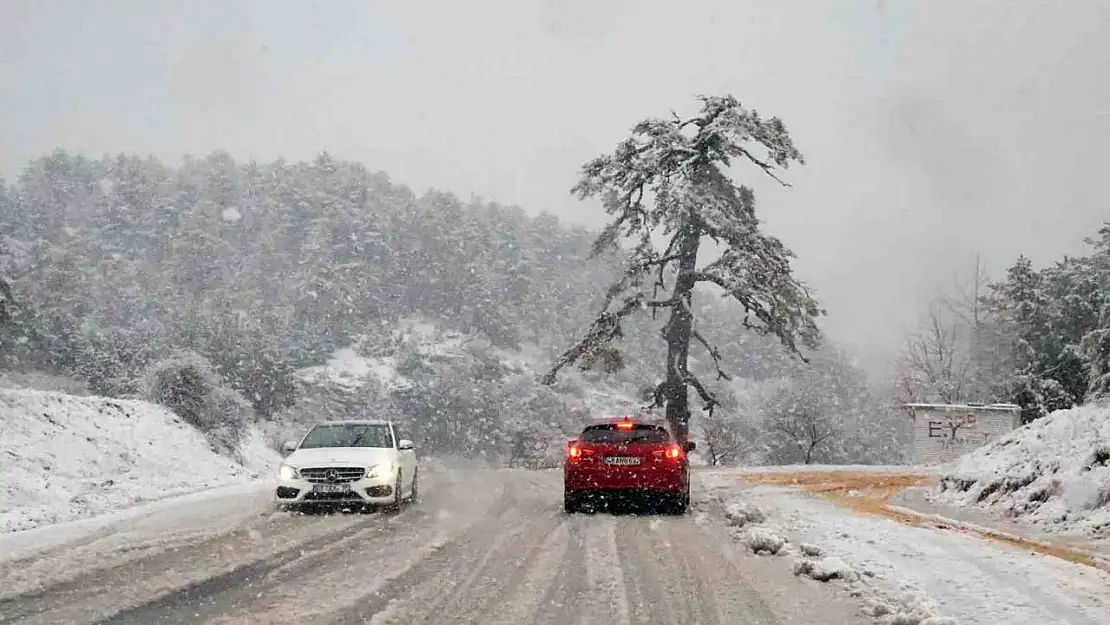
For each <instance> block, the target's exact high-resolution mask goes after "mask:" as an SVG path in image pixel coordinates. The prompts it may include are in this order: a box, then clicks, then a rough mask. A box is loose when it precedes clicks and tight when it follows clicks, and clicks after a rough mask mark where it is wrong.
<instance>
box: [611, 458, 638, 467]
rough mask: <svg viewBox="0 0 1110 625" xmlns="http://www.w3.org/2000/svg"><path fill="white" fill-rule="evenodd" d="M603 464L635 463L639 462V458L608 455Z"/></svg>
mask: <svg viewBox="0 0 1110 625" xmlns="http://www.w3.org/2000/svg"><path fill="white" fill-rule="evenodd" d="M605 464H619V465H625V466H627V465H636V464H640V459H639V458H630V457H628V456H608V457H606V458H605Z"/></svg>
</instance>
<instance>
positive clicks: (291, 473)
mask: <svg viewBox="0 0 1110 625" xmlns="http://www.w3.org/2000/svg"><path fill="white" fill-rule="evenodd" d="M278 477H279V478H281V479H283V480H295V479H298V478H300V477H301V473H300V471H298V470H297V469H296V468H295V467H291V466H289V465H287V464H283V465H281V467H279V468H278Z"/></svg>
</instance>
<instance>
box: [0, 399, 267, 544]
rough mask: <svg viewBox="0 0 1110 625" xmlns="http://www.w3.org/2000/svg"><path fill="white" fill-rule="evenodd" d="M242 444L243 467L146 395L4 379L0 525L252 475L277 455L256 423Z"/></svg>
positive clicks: (86, 511)
mask: <svg viewBox="0 0 1110 625" xmlns="http://www.w3.org/2000/svg"><path fill="white" fill-rule="evenodd" d="M242 452H243V456H244V461H245V463H246V464H247V465H248V466H247V467H244V466H242V465H239V464H237V463H236V462H234V461H233V460H231V459H229V458H225V457H223V456H220V455H217V454H216V453H214V452H212V451H211V450H210V448H209V444H208V442H207V441H206V440H205V438H204V436H203V435H202V434H201V433H200V432H199V431H197V430H196V429H194V428H193V427H191V426H189V425H186V424H185V423H183V422H182V421H181V419H179V418H178V417H177V416H176V415H175V414H173V413H172V412H170V411H168V410H166V409H165V408H162V407H160V406H156V405H154V404H150V403H147V402H141V401H131V400H118V399H108V398H104V397H77V396H74V395H66V394H63V393H56V392H49V391H33V390H11V389H0V532H11V531H18V530H24V529H30V528H33V527H37V526H40V525H47V524H52V523H60V522H64V521H69V520H73V519H77V518H81V517H87V516H94V515H98V514H103V513H106V512H113V511H117V510H119V509H121V508H124V507H127V506H131V505H134V504H138V503H140V502H144V501H152V500H156V499H163V498H166V497H171V496H174V495H180V494H184V493H188V492H193V491H198V490H202V489H206V488H210V487H214V486H222V485H226V484H231V483H236V482H246V481H249V480H252V479H256V478H257V477H259V473H258V472H259V471H265V470H267V469H268V468H269V466H270V465H271V464H272V463H273V462H274V460H275V459H276V458H277V456H276V454H274V453H273V452H272V451H269V450H267V449H266V447H265V445H263V444H262V440H261V438H260V437H259V436H258V435H257V434H255V433H254V432H251V434H250V435H249V436H248V438H247V441H246V443H245V444H244V446H243V450H242ZM248 467H250V468H248Z"/></svg>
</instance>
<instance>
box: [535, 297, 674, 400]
mask: <svg viewBox="0 0 1110 625" xmlns="http://www.w3.org/2000/svg"><path fill="white" fill-rule="evenodd" d="M608 304H609V302H606V306H605V310H603V311H602V312H601V314H600V315H598V316H597V318H596V319H594V322H593V323H592V324H590V329H589V330H588V331H587V332H586V336H585V337H583V338H582V340H580V341H578V342H577V343H575V344H574V345H573V346H572V347H570V349H568V350H566V351H565V352H563V354H562V355H561V356H559V358H558V360H556V361H555V364H554V365H553V366H552V367H551V370H550V371H548V372H547V373H546V374H544V376H543V377H542V378H541V379H540V381H541V382H542V383H543V384H545V385H548V386H550V385H551V384H554V383H555V379H556V377H558V375H559V371H560V370H561V369H563V368H564V367H566V366H567V365H571V364H574V362H575V361H577V360H578V359H579V358H581V357H582V356H583V355H585V354H586V353H587V352H589V351H590V350H591V349H596V348H598V347H601V346H602V345H605V344H607V343H609V342H611V341H613V340H615V339H619V338H621V337H623V336H624V332H623V330H622V329H621V320H622V319H624V318H625V317H627V316H628V315H631V314H632V313H634V312H636V311H637V310H642V309H644V308H665V307H668V306H674V305H675V301H674V300H649V299H647V297H646V296H645V295H644V294H643V293H636V294H635V295H632V296H630V297H627V298H625V300H624V303H623V304H622V305H621V307H620V308H619V309H617V310H616V311H610V310H608V308H609V306H608Z"/></svg>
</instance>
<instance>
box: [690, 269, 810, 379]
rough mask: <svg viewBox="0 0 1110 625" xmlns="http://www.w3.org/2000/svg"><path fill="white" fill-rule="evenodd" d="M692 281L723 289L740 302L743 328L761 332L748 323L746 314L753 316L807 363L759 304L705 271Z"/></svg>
mask: <svg viewBox="0 0 1110 625" xmlns="http://www.w3.org/2000/svg"><path fill="white" fill-rule="evenodd" d="M694 281H695V282H708V283H710V284H715V285H717V286H719V287H721V288H722V289H724V291H725V293H727V294H729V295H730V296H732V298H733V299H735V300H736V301H738V302H740V304H741V305H743V306H744V312H745V317H744V320H743V324H744V327H745V328H747V329H749V330H756V331H760V330H761V329H760V328H759V327H757V326H753V325H752V324H751V322H749V321H748V317H747V314H748V313H752V314H755V316H756V318H757V319H759V321H760V322H762V323H763V324H764V326H765V327H766V330H767V331H769V332H771V333H773V334H775V335H776V336H777V337H778V338H779V341H781V342H782V344H783V345H784V346H785V347H786V348H787V349H789V350H790V351H791V352H793V353H794V354H796V355H797V356H798V358H800V359H801V360H802V362H804V363H809V359H808V358H806V357H805V355H803V354H802V352H801V351H800V350H799V349H798V346H797V344H796V343H795V342H794V336H793V334H792V333H791V332H790V331H789V330H788V329H787V328H786V327H785V326H784V325H783V324H782V323H781V322H780V321H779V320H777V319H776V318H775V316H774V315H773V314H771V311H769V310H767V309H766V308H764V307H763V306H762V305H761V304H760V303H759V302H756V301H755V300H753V299H752V298H751V297H750V296H749V295H748V294H747V293H743V292H741V291H739V290H737V289H733V288H732V287H731V285H729V283H728V281H726V280H725V279H724V278H722V277H721V276H718V275H717V274H715V273H713V272H711V271H707V270H702V271H697V272H695V273H694Z"/></svg>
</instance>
